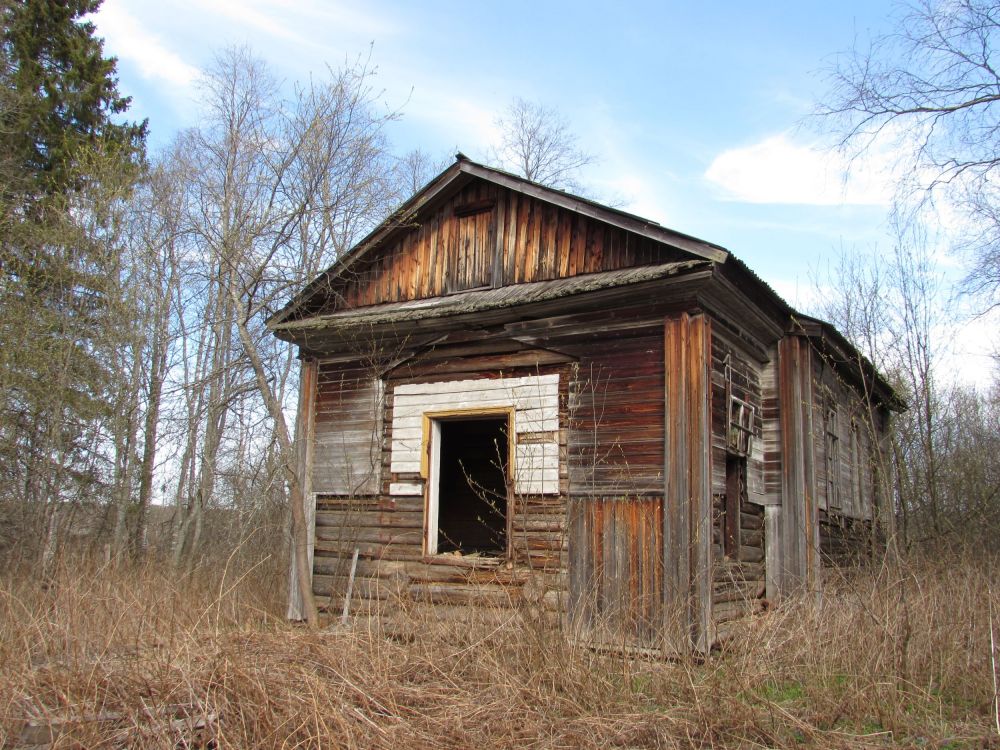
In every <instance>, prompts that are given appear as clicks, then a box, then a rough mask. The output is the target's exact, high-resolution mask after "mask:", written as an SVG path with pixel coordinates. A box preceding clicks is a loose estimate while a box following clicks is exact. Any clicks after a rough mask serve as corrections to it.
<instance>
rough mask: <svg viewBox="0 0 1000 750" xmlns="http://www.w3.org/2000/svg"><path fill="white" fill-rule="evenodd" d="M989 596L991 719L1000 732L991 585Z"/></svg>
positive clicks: (999, 696) (999, 704) (988, 590)
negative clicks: (991, 680)
mask: <svg viewBox="0 0 1000 750" xmlns="http://www.w3.org/2000/svg"><path fill="white" fill-rule="evenodd" d="M986 595H987V596H988V597H989V607H990V667H991V670H990V671H991V672H992V674H993V721H994V722H995V724H996V729H997V734H1000V693H998V691H997V647H996V636H995V635H994V628H993V587H992V586H989V587H987V589H986Z"/></svg>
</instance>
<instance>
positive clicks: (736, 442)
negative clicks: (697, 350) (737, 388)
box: [725, 354, 754, 456]
mask: <svg viewBox="0 0 1000 750" xmlns="http://www.w3.org/2000/svg"><path fill="white" fill-rule="evenodd" d="M725 375H726V404H727V410H728V420H729V424H728V429H727V430H726V451H727V452H729V453H735V454H736V455H739V456H749V455H750V453H751V452H752V451H753V421H754V407H753V406H752V405H751V404H748V403H747V402H746V401H744V400H743V399H741V398H739V397H737V396H736V395H735V394H734V393H733V366H732V354H727V355H726V359H725Z"/></svg>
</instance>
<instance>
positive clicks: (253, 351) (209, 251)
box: [173, 48, 394, 623]
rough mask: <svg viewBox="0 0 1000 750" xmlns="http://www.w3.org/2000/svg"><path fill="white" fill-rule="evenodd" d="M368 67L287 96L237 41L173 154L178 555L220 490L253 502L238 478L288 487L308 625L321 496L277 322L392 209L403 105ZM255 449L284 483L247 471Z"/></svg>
mask: <svg viewBox="0 0 1000 750" xmlns="http://www.w3.org/2000/svg"><path fill="white" fill-rule="evenodd" d="M370 77H371V73H370V70H369V69H368V67H367V66H366V64H365V63H364V62H363V61H358V62H357V63H356V64H355V65H349V66H347V67H345V68H343V69H341V70H338V71H331V72H330V76H329V78H328V79H327V80H324V81H313V82H311V83H310V84H309V85H307V86H303V87H299V88H297V89H296V90H295V91H294V94H293V96H292V97H291V98H290V99H287V100H286V99H285V98H283V97H282V96H281V91H280V88H279V87H278V86H277V85H276V82H275V81H274V79H273V78H272V77H271V75H270V73H269V71H268V69H267V67H266V66H265V65H264V63H263V62H262V61H261V60H260V59H258V58H256V57H255V56H254V55H253V54H252V52H250V51H249V50H247V49H245V48H236V49H229V50H226V51H224V52H223V53H222V54H220V55H219V56H218V58H217V59H216V62H215V65H214V66H213V67H212V68H211V69H210V70H209V71H208V72H207V74H206V76H205V79H204V88H203V91H204V104H205V108H206V115H205V118H204V120H203V124H202V126H201V127H199V128H197V129H195V130H192V131H190V132H189V133H187V134H186V135H185V136H184V138H183V147H182V148H181V147H179V148H178V149H177V150H176V152H175V153H176V154H177V157H176V158H177V160H183V161H184V163H185V172H184V175H183V177H182V179H183V180H184V183H185V187H184V190H185V194H186V196H187V197H186V199H185V201H184V204H185V209H184V212H185V218H184V225H185V230H184V236H185V238H186V239H185V243H186V245H187V251H186V252H187V260H186V261H185V262H186V263H187V267H186V268H185V270H184V277H185V281H184V283H183V285H182V286H183V289H182V297H181V301H180V303H179V304H178V306H177V309H178V310H179V311H180V312H179V313H178V326H179V329H180V333H181V339H180V346H181V349H182V351H181V352H180V353H179V354H180V356H179V359H180V362H181V363H182V368H180V369H183V371H184V377H183V389H182V392H183V393H184V394H185V396H184V401H185V403H184V408H183V409H182V415H183V416H184V417H185V418H186V420H187V427H186V428H185V429H183V430H181V433H180V434H181V436H182V438H183V439H182V442H183V448H182V450H181V458H180V472H179V479H178V483H177V492H176V497H177V502H178V507H179V508H181V509H183V511H182V512H181V513H180V515H179V519H180V520H179V523H178V528H177V532H176V536H175V542H174V549H173V554H174V559H175V560H177V561H178V562H179V561H180V560H181V559H182V558H184V557H187V558H188V559H190V558H191V556H192V553H193V552H194V551H196V550H197V548H198V545H199V541H200V533H201V532H200V528H201V523H202V518H203V514H204V510H205V509H207V508H208V507H209V506H210V505H211V504H213V503H219V502H223V498H222V497H220V492H225V493H227V494H228V495H229V496H230V497H229V500H228V502H243V501H240V500H238V499H237V498H235V497H234V496H233V492H234V491H235V490H236V488H237V487H246V486H249V485H254V486H265V487H266V486H271V485H272V484H275V483H276V484H277V485H279V486H281V485H283V486H284V487H285V488H286V489H287V492H288V507H289V508H290V509H291V526H292V549H293V552H294V555H293V560H294V575H293V576H292V580H293V581H294V583H295V585H296V587H297V589H298V594H299V600H300V601H301V605H302V606H301V609H300V610H298V612H299V613H301V614H302V615H304V616H305V618H306V619H307V620H308V621H309V622H310V623H315V622H316V621H317V617H318V615H317V611H316V605H315V602H314V600H313V596H312V592H311V589H310V586H311V575H310V570H309V563H308V559H307V548H308V541H309V540H308V528H307V518H306V511H305V507H304V504H305V503H306V502H308V501H310V500H311V498H306V497H304V496H303V485H304V482H303V477H301V476H299V473H298V472H299V470H298V466H297V463H296V460H295V453H294V451H293V445H292V438H291V430H290V429H289V426H288V424H287V418H286V411H287V408H288V406H289V405H290V402H291V397H292V395H293V393H292V391H293V388H292V386H293V385H294V383H295V382H296V379H295V377H294V376H295V375H296V373H297V372H298V366H297V361H296V359H295V357H294V356H293V352H292V351H291V349H290V348H289V347H288V346H286V345H284V344H283V343H281V342H279V341H277V340H276V339H275V338H274V337H273V336H271V335H270V333H269V332H268V331H267V329H266V327H265V325H264V321H265V320H266V318H267V317H268V315H269V314H270V313H272V312H274V311H275V310H276V309H278V308H279V307H280V306H282V305H283V304H284V303H285V302H286V301H287V299H288V298H289V297H290V295H291V294H292V292H293V291H294V290H296V289H297V288H299V287H300V286H301V285H302V284H303V283H304V282H305V281H307V280H309V279H310V278H312V277H313V276H314V275H315V274H316V273H318V272H319V271H320V270H321V269H322V268H324V267H326V266H327V265H329V264H330V263H331V262H332V261H333V260H334V259H335V258H336V257H337V256H338V255H339V254H340V253H342V252H343V251H344V250H345V249H346V248H348V247H349V246H350V245H351V243H352V242H353V241H354V240H355V239H356V238H357V237H358V236H359V235H360V234H362V233H364V232H365V231H367V230H369V229H370V228H371V226H373V225H374V224H375V223H376V222H377V221H378V220H379V219H381V218H382V217H383V216H385V215H386V214H387V212H388V210H389V206H390V202H391V201H392V199H393V197H394V191H393V185H392V170H391V164H390V163H389V161H388V159H387V146H386V143H385V139H384V135H383V126H384V125H385V123H386V122H387V121H388V120H389V119H391V118H392V117H393V115H392V114H391V113H390V114H388V115H386V114H377V113H376V108H375V106H374V104H375V99H374V93H373V91H372V89H371V88H370V86H369V81H370ZM261 427H266V429H263V430H262V429H261ZM185 435H186V437H185ZM252 456H256V458H250V460H256V461H259V464H258V467H259V470H260V471H262V472H263V474H265V475H268V476H273V478H274V479H273V481H272V480H271V479H269V478H268V477H267V476H265V477H264V478H263V479H262V481H260V482H247V481H244V480H245V477H243V478H241V477H240V474H241V473H243V472H244V469H245V468H246V467H245V466H244V463H245V462H246V461H247V459H248V457H252ZM224 467H230V468H229V470H228V471H229V474H230V476H229V477H227V476H226V471H227V470H226V469H225V468H224ZM247 473H249V472H247Z"/></svg>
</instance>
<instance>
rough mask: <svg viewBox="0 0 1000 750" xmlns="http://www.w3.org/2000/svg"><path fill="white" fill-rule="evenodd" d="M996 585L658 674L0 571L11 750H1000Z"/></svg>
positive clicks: (121, 582) (844, 610) (482, 634)
mask: <svg viewBox="0 0 1000 750" xmlns="http://www.w3.org/2000/svg"><path fill="white" fill-rule="evenodd" d="M215 570H218V568H216V569H215ZM991 577H992V578H991ZM991 580H992V583H993V591H996V590H998V586H997V585H996V584H997V580H996V574H995V573H994V572H993V567H992V566H991V565H990V564H989V562H988V561H974V562H969V561H951V562H950V564H944V563H942V562H937V563H933V564H931V563H920V564H910V565H907V566H901V567H900V568H898V569H897V570H895V571H893V572H890V571H889V570H881V571H877V572H875V573H866V574H864V575H859V576H856V577H855V578H853V579H852V580H850V581H846V580H845V581H843V582H841V583H840V585H838V586H837V587H836V591H831V592H830V593H829V594H828V595H827V597H826V600H825V602H824V604H823V605H822V606H816V605H815V603H813V602H805V601H803V602H797V603H786V605H785V606H783V607H781V608H780V609H777V610H775V611H772V612H769V613H767V614H766V615H764V616H761V617H758V618H755V619H754V620H753V621H751V622H748V623H747V624H746V626H745V627H744V628H742V629H741V630H740V636H739V637H738V638H736V639H734V640H732V641H730V642H729V643H727V645H726V647H725V648H724V649H723V650H722V651H720V652H719V653H715V654H712V655H711V656H710V657H709V658H707V659H704V660H696V659H689V660H680V661H671V662H659V661H650V660H632V659H628V658H626V657H624V656H621V655H614V654H610V655H609V654H597V653H594V652H592V651H589V650H586V649H581V648H574V647H572V646H570V645H568V644H567V643H565V642H564V640H563V639H562V638H561V637H560V636H559V634H558V633H556V632H553V631H551V630H546V629H544V628H542V627H540V626H538V625H537V624H535V622H534V621H533V620H532V619H531V618H529V617H527V616H526V615H525V614H524V613H521V612H518V611H517V610H514V611H512V612H509V613H506V614H500V613H491V614H492V617H489V618H484V620H483V622H482V623H480V624H478V625H476V624H472V625H468V624H466V625H454V624H447V623H439V622H434V621H431V620H427V619H423V620H421V619H419V618H416V616H414V617H415V618H416V619H414V620H413V621H412V622H410V623H409V628H410V630H411V631H412V632H413V633H414V634H416V637H414V638H413V639H412V640H405V639H398V638H390V637H387V636H386V635H385V634H382V633H379V632H375V631H371V630H368V629H366V628H364V627H361V626H358V625H356V626H355V627H354V628H350V629H333V630H329V631H322V632H307V631H306V630H304V629H302V628H300V627H297V626H293V625H289V624H287V623H285V622H283V621H282V619H281V614H282V606H281V595H282V591H281V586H280V585H275V581H274V578H273V576H265V575H263V574H262V573H261V571H251V572H250V573H249V574H246V575H244V576H242V577H239V576H235V575H233V574H232V573H231V572H230V573H228V574H226V575H224V576H223V575H222V574H220V573H215V574H214V575H213V574H210V573H206V572H202V573H199V574H196V575H194V576H192V577H189V578H188V579H186V580H184V581H181V582H174V581H173V580H172V578H171V576H170V575H169V574H168V572H167V571H165V570H164V569H162V568H161V567H157V566H153V565H150V566H147V567H142V568H126V567H114V566H104V567H101V566H97V565H93V564H88V563H86V562H85V561H83V562H81V561H75V562H74V563H73V564H69V563H67V564H64V565H63V566H62V567H61V568H60V569H59V570H58V572H57V574H56V575H55V576H54V578H53V579H52V580H51V581H50V582H49V583H48V584H47V585H46V586H44V587H42V586H40V585H39V584H38V582H37V581H34V580H32V579H31V578H30V577H29V576H25V575H17V574H12V573H7V574H4V575H3V576H2V577H0V747H17V746H19V743H20V744H21V745H23V744H25V743H26V742H28V741H29V740H30V741H33V742H36V743H42V742H49V743H50V744H51V745H52V746H53V747H64V748H70V747H108V748H111V747H163V748H178V747H232V748H253V747H324V748H328V747H364V748H369V747H371V748H392V749H393V750H401V748H409V747H454V748H470V747H475V748H493V747H505V748H506V747H509V748H514V747H540V748H562V747H565V748H578V747H583V748H588V747H593V748H598V747H624V748H632V747H692V746H693V747H790V746H795V747H834V748H836V747H872V746H887V745H892V744H902V745H907V746H914V747H918V746H919V747H986V746H988V747H1000V745H998V744H997V739H996V736H995V734H992V732H993V730H992V707H993V699H994V695H993V685H992V680H991V672H990V669H991V667H990V662H989V629H988V598H987V597H988V593H987V592H988V587H989V584H990V582H991ZM998 605H1000V602H998V601H995V602H994V607H995V609H1000V606H998ZM487 621H489V622H490V623H491V624H487ZM28 721H31V722H32V724H33V725H41V726H43V727H44V726H52V727H54V729H53V731H51V732H49V731H48V730H46V729H36V730H27V731H26V730H25V729H24V727H25V724H26V722H28Z"/></svg>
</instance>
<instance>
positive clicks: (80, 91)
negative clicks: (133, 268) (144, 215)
mask: <svg viewBox="0 0 1000 750" xmlns="http://www.w3.org/2000/svg"><path fill="white" fill-rule="evenodd" d="M99 6H100V0H0V15H2V17H3V22H4V26H3V34H2V37H0V170H3V172H2V174H0V487H3V489H2V490H0V501H3V500H13V499H20V500H24V501H27V502H29V503H31V502H35V504H36V505H39V506H42V507H45V508H51V506H52V505H53V504H54V501H57V500H65V499H75V498H77V497H79V496H80V495H81V494H82V493H84V492H86V493H87V494H88V495H90V496H93V490H94V489H95V488H96V487H98V486H99V485H100V484H101V483H102V473H103V472H102V462H103V461H104V460H105V458H104V455H103V453H102V449H103V447H104V446H102V444H101V434H102V428H101V420H102V418H104V417H105V416H106V412H107V408H106V403H107V401H108V399H107V398H106V394H107V391H108V388H109V385H110V383H111V381H112V379H113V378H114V377H115V373H114V372H113V370H112V366H111V363H112V362H113V361H114V357H113V356H111V354H110V352H112V351H113V350H114V347H115V346H116V345H117V342H120V341H121V340H122V339H123V337H125V336H127V335H128V331H127V328H128V322H129V316H128V314H127V311H123V310H122V307H121V303H122V301H123V300H124V299H126V295H125V294H124V290H123V289H122V288H121V284H120V279H121V278H122V273H121V267H120V265H121V264H120V252H119V250H118V244H117V242H116V238H115V231H116V212H117V211H118V210H119V209H120V207H121V204H122V201H123V200H124V199H125V198H127V196H128V192H129V189H130V187H131V185H132V184H134V181H135V180H136V178H137V177H138V176H139V174H140V171H141V168H142V163H143V156H144V144H145V137H146V124H145V123H132V122H127V121H124V116H125V114H126V112H127V109H128V106H129V99H128V98H127V97H123V96H121V95H120V94H119V93H118V85H117V80H116V78H115V60H114V58H108V57H105V56H104V53H103V44H102V41H101V40H100V39H99V38H97V37H95V36H94V25H93V24H92V23H90V22H88V21H86V20H84V19H85V16H87V15H88V14H90V13H93V12H94V11H95V10H97V8H98V7H99ZM49 514H50V511H47V513H46V515H49ZM48 526H49V525H47V526H46V528H48Z"/></svg>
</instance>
